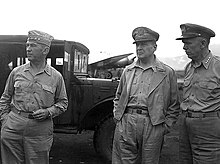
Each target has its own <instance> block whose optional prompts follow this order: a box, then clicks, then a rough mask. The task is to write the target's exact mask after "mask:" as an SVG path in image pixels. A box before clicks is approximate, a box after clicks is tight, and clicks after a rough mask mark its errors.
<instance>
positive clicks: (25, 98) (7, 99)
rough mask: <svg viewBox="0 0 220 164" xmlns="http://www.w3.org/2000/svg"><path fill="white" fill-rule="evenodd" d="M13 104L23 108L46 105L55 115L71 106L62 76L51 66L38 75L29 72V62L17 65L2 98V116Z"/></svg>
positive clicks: (35, 107) (0, 103)
mask: <svg viewBox="0 0 220 164" xmlns="http://www.w3.org/2000/svg"><path fill="white" fill-rule="evenodd" d="M10 104H13V105H14V106H15V107H16V108H17V109H19V110H21V111H26V112H28V111H36V110H38V109H45V108H47V109H48V110H49V112H50V115H51V116H52V117H55V116H57V115H59V114H60V113H62V112H64V111H65V110H66V109H67V105H68V99H67V95H66V88H65V84H64V80H63V77H62V75H61V74H60V73H59V72H58V71H57V70H55V69H54V68H53V67H51V66H49V65H46V67H45V69H44V70H43V71H42V72H40V73H38V74H36V75H35V76H33V75H32V74H31V73H30V63H27V64H24V65H22V66H19V67H16V68H14V69H13V70H12V72H11V73H10V75H9V77H8V80H7V82H6V86H5V90H4V93H3V94H2V97H1V99H0V112H1V115H3V114H4V113H9V112H10Z"/></svg>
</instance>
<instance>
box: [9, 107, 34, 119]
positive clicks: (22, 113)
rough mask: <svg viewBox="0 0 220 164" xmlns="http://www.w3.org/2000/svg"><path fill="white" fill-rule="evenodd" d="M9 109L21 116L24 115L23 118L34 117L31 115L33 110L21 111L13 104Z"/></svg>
mask: <svg viewBox="0 0 220 164" xmlns="http://www.w3.org/2000/svg"><path fill="white" fill-rule="evenodd" d="M10 109H11V111H12V112H14V113H16V114H18V115H20V116H22V117H25V118H29V119H34V117H33V116H32V113H33V112H25V111H21V110H19V109H17V108H16V107H15V106H13V105H11V108H10Z"/></svg>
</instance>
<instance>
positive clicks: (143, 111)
mask: <svg viewBox="0 0 220 164" xmlns="http://www.w3.org/2000/svg"><path fill="white" fill-rule="evenodd" d="M125 113H130V114H133V113H137V114H142V115H145V116H149V112H148V110H142V109H134V108H126V109H125Z"/></svg>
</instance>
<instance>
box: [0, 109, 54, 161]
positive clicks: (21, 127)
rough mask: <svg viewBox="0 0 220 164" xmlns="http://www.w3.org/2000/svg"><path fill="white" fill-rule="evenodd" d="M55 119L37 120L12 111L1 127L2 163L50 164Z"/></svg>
mask: <svg viewBox="0 0 220 164" xmlns="http://www.w3.org/2000/svg"><path fill="white" fill-rule="evenodd" d="M52 142H53V121H52V119H51V118H50V119H47V120H44V121H37V120H34V119H28V118H25V117H22V116H20V115H18V114H16V113H13V112H12V111H11V112H10V113H9V114H8V116H6V120H4V122H3V125H2V129H1V155H2V156H1V158H2V164H49V151H50V148H51V146H52Z"/></svg>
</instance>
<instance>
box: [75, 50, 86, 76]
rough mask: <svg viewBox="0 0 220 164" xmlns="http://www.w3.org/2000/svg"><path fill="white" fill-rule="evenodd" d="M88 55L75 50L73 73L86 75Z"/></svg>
mask: <svg viewBox="0 0 220 164" xmlns="http://www.w3.org/2000/svg"><path fill="white" fill-rule="evenodd" d="M87 65H88V55H86V54H84V53H82V52H80V51H79V50H77V49H75V61H74V72H78V73H87Z"/></svg>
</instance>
